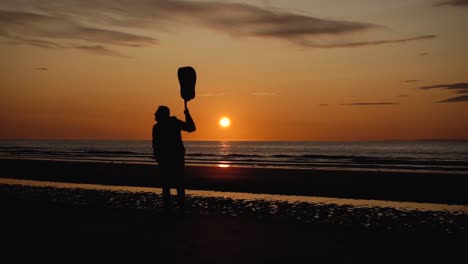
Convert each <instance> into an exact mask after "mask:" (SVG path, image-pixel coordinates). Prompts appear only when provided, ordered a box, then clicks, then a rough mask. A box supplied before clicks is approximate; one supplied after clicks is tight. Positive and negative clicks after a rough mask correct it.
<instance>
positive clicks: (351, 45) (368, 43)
mask: <svg viewBox="0 0 468 264" xmlns="http://www.w3.org/2000/svg"><path fill="white" fill-rule="evenodd" d="M436 37H437V35H424V36H418V37H412V38H403V39H393V40H375V41H362V42H347V43H346V42H344V43H336V44H316V43H312V42H307V41H305V42H302V45H304V46H308V47H314V48H354V47H361V46H371V45H382V44H389V43H402V42H408V41H413V40H422V39H432V38H436Z"/></svg>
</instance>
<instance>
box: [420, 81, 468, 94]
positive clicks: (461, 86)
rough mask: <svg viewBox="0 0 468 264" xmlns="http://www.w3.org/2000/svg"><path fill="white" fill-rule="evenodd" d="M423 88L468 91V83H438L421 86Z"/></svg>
mask: <svg viewBox="0 0 468 264" xmlns="http://www.w3.org/2000/svg"><path fill="white" fill-rule="evenodd" d="M419 89H421V90H431V89H445V90H450V91H455V92H456V93H468V83H453V84H438V85H432V86H422V87H419Z"/></svg>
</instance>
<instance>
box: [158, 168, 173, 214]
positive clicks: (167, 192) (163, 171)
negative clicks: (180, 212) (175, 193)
mask: <svg viewBox="0 0 468 264" xmlns="http://www.w3.org/2000/svg"><path fill="white" fill-rule="evenodd" d="M159 172H160V178H161V186H162V190H163V193H162V195H163V201H164V210H165V211H169V210H170V209H171V186H170V181H169V174H168V170H167V166H164V165H163V166H161V164H159Z"/></svg>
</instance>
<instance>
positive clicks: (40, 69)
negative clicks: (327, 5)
mask: <svg viewBox="0 0 468 264" xmlns="http://www.w3.org/2000/svg"><path fill="white" fill-rule="evenodd" d="M34 70H35V71H47V70H49V69H47V68H44V67H42V68H35V69H34Z"/></svg>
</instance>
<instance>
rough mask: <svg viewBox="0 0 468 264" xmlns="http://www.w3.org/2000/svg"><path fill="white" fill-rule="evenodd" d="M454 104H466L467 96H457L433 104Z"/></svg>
mask: <svg viewBox="0 0 468 264" xmlns="http://www.w3.org/2000/svg"><path fill="white" fill-rule="evenodd" d="M456 102H468V95H462V96H457V97H453V98H449V99H446V100H442V101H439V102H435V103H456Z"/></svg>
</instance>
